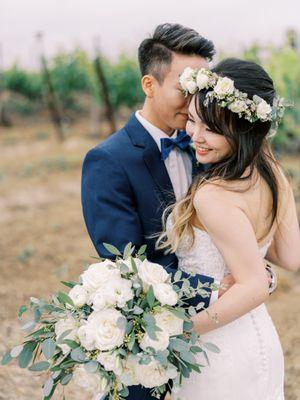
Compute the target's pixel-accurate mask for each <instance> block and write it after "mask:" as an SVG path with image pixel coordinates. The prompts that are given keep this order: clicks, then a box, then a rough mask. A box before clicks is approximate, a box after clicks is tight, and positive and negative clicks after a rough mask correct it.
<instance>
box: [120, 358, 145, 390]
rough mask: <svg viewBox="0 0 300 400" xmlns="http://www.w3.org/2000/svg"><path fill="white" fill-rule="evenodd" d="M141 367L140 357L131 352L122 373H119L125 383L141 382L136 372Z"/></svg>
mask: <svg viewBox="0 0 300 400" xmlns="http://www.w3.org/2000/svg"><path fill="white" fill-rule="evenodd" d="M139 367H140V364H139V358H138V357H137V356H135V355H133V354H130V355H129V356H128V357H127V359H126V360H125V362H124V363H123V370H122V373H121V374H120V375H118V374H117V375H118V378H119V379H120V381H121V382H122V383H123V385H126V386H131V385H139V384H140V382H139V381H138V378H137V374H136V371H137V369H138V368H139Z"/></svg>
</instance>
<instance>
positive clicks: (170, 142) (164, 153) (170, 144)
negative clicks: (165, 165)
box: [160, 131, 191, 161]
mask: <svg viewBox="0 0 300 400" xmlns="http://www.w3.org/2000/svg"><path fill="white" fill-rule="evenodd" d="M190 143H191V138H190V136H189V135H188V134H187V133H186V132H184V131H181V132H179V133H178V135H177V137H176V138H174V139H171V138H163V139H160V144H161V158H162V160H164V161H165V159H166V158H168V156H169V154H170V152H171V150H173V149H174V147H175V146H177V147H179V148H180V149H181V150H186V149H187V148H188V147H189V145H190Z"/></svg>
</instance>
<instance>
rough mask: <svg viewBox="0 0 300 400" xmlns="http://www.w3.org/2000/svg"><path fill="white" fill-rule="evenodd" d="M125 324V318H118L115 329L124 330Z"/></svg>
mask: <svg viewBox="0 0 300 400" xmlns="http://www.w3.org/2000/svg"><path fill="white" fill-rule="evenodd" d="M126 324H127V321H126V318H125V317H123V316H122V317H119V318H118V320H117V327H118V328H119V329H125V327H126Z"/></svg>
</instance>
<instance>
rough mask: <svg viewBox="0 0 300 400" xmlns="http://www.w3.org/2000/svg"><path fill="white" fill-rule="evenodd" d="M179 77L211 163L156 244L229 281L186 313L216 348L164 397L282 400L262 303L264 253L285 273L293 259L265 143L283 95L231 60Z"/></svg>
mask: <svg viewBox="0 0 300 400" xmlns="http://www.w3.org/2000/svg"><path fill="white" fill-rule="evenodd" d="M180 84H181V87H182V89H183V90H184V91H185V93H186V94H191V93H192V94H194V95H193V97H192V99H191V102H190V106H189V120H188V123H187V128H186V130H187V133H188V134H189V135H190V136H191V137H192V140H193V142H194V145H195V149H196V157H197V160H198V161H199V162H201V163H203V164H210V168H209V169H208V170H207V171H206V172H205V173H204V174H203V175H201V176H198V177H197V179H195V180H194V182H193V183H192V186H191V187H190V190H189V192H188V194H187V196H186V197H185V198H184V199H183V200H182V201H180V202H178V203H176V204H175V205H174V206H173V210H172V213H171V215H170V216H169V218H168V220H167V226H166V230H165V232H164V233H163V234H162V235H161V236H160V239H159V241H158V246H157V247H158V248H166V249H167V251H172V252H176V255H177V257H178V259H179V267H180V268H181V269H182V270H184V271H186V272H189V273H195V272H197V273H199V274H206V275H210V276H212V277H214V278H215V279H217V280H221V279H222V278H223V277H224V276H225V275H226V274H227V273H229V272H230V273H231V274H232V275H233V277H234V279H235V284H234V285H233V286H232V287H231V288H230V289H229V290H228V291H227V292H226V293H225V294H224V295H223V296H222V297H221V298H219V299H218V300H217V301H216V302H215V303H213V304H212V305H210V307H209V308H208V309H207V310H206V311H205V310H204V311H201V312H199V313H198V314H197V315H196V316H195V317H193V322H194V329H195V330H196V331H197V332H198V333H199V334H200V335H201V340H202V341H203V342H212V343H214V344H216V345H217V346H218V347H219V348H220V349H221V352H220V354H211V355H210V366H206V367H204V368H203V369H202V373H201V375H199V374H197V373H195V374H192V375H191V377H190V378H189V379H187V380H185V381H184V382H183V386H182V388H181V389H180V390H179V392H177V393H175V390H174V391H173V393H172V399H174V400H177V399H181V400H183V399H186V400H189V399H205V400H221V399H222V400H223V399H224V400H227V399H231V400H241V399H243V400H282V399H284V392H283V378H284V360H283V354H282V349H281V345H280V342H279V339H278V335H277V333H276V330H275V327H274V325H273V323H272V320H271V318H270V316H269V314H268V312H267V310H266V307H265V305H264V304H263V303H264V301H265V300H266V299H267V298H268V281H267V277H266V274H265V269H264V257H266V258H267V259H268V260H270V261H271V262H274V263H275V264H277V265H280V266H282V267H283V268H285V269H288V270H291V271H296V270H297V269H298V268H299V265H300V232H299V224H298V221H297V215H296V206H295V201H294V197H293V194H292V190H291V188H290V185H289V183H288V181H287V179H286V178H285V176H284V174H283V172H282V170H281V168H280V167H279V165H278V164H277V162H276V161H275V159H274V156H273V155H272V153H271V150H270V148H269V146H268V136H269V134H270V130H271V128H272V125H276V124H277V123H278V121H279V119H280V117H281V116H282V113H283V103H282V101H281V100H278V98H277V97H276V93H275V90H274V86H273V82H272V79H271V78H270V77H269V76H268V74H267V73H266V72H265V71H264V69H263V68H262V67H260V66H259V65H257V64H255V63H253V62H248V61H242V60H238V59H227V60H225V61H223V62H221V63H219V64H218V65H217V66H216V67H215V68H214V69H213V70H212V71H207V70H203V69H201V70H199V71H195V70H191V69H190V68H188V69H186V70H185V71H184V73H183V74H182V76H181V77H180ZM167 211H169V210H167ZM198 360H199V362H200V364H203V362H204V358H203V356H202V355H201V353H200V355H198Z"/></svg>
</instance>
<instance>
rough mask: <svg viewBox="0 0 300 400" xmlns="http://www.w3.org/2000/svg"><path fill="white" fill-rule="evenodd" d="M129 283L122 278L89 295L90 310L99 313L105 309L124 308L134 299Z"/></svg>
mask: <svg viewBox="0 0 300 400" xmlns="http://www.w3.org/2000/svg"><path fill="white" fill-rule="evenodd" d="M131 286H132V284H131V281H130V280H128V279H123V278H116V279H115V280H112V281H111V282H110V284H109V285H106V286H103V287H101V288H99V289H98V290H97V291H96V292H94V293H93V294H92V295H91V302H92V308H93V309H94V310H95V311H101V310H103V309H104V308H106V307H110V306H118V307H120V308H123V307H125V305H126V303H127V301H129V300H131V299H132V298H133V297H134V293H133V291H132V290H131Z"/></svg>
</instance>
